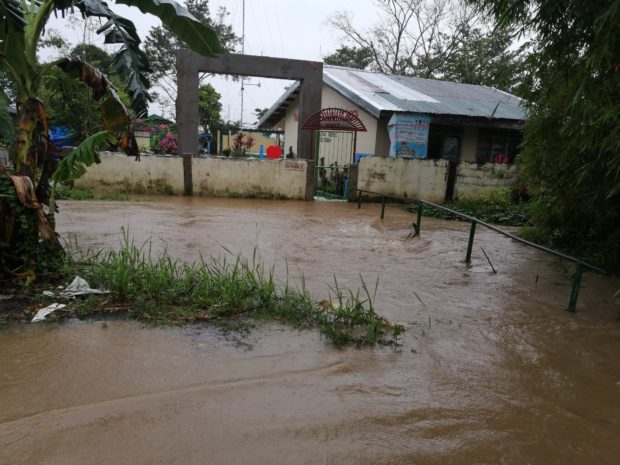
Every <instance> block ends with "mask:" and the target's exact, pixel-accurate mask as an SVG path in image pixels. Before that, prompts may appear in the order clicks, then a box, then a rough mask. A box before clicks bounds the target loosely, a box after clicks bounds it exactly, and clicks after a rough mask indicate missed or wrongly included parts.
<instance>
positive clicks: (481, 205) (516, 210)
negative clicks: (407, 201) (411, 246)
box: [410, 189, 530, 226]
mask: <svg viewBox="0 0 620 465" xmlns="http://www.w3.org/2000/svg"><path fill="white" fill-rule="evenodd" d="M444 206H445V207H447V208H451V209H452V210H455V211H457V212H459V213H464V214H466V215H470V216H474V217H476V218H478V219H480V220H482V221H484V222H486V223H492V224H499V225H505V226H523V225H525V224H526V223H527V222H528V220H529V217H530V213H529V204H528V203H525V202H515V201H514V200H513V199H512V195H511V190H510V189H492V190H489V191H486V192H484V193H482V195H481V196H480V197H479V198H475V199H468V198H465V199H459V200H458V201H456V202H452V203H446V204H444ZM417 208H418V207H417V205H414V206H412V207H410V210H411V211H413V212H416V211H417ZM422 214H423V215H424V216H431V217H435V218H443V219H447V220H460V219H461V218H460V217H458V216H456V215H453V214H451V213H449V212H445V211H443V210H439V209H435V208H431V207H427V206H424V208H423V211H422Z"/></svg>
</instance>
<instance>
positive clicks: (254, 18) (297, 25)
mask: <svg viewBox="0 0 620 465" xmlns="http://www.w3.org/2000/svg"><path fill="white" fill-rule="evenodd" d="M209 4H210V8H211V10H212V13H213V14H215V12H216V11H217V9H218V7H220V6H224V7H226V9H227V10H228V11H229V12H230V15H229V16H228V18H227V22H228V23H229V24H232V26H233V28H234V30H235V32H236V33H237V34H238V35H239V36H241V30H242V5H243V0H210V2H209ZM113 9H114V11H116V12H117V13H119V14H123V15H127V16H128V17H129V18H131V19H132V20H133V21H134V23H135V24H136V27H137V29H138V32H139V33H140V36H141V37H142V38H143V39H144V38H145V37H146V35H147V34H148V31H149V29H150V28H151V27H152V26H154V25H156V24H158V23H159V20H158V19H156V18H155V17H153V16H149V15H146V16H145V15H142V14H141V13H140V12H139V11H138V10H137V9H135V8H129V7H125V6H122V5H113ZM340 10H349V11H353V12H354V13H355V19H356V23H358V24H360V25H362V26H369V25H371V24H372V23H373V22H374V21H375V20H376V12H377V10H376V7H375V5H374V2H373V1H372V0H246V22H245V25H246V32H245V36H246V42H245V43H246V46H245V51H246V53H247V54H252V55H266V56H276V57H284V58H298V59H308V60H321V59H322V57H323V56H325V55H327V54H329V53H331V52H333V51H334V50H335V49H336V48H338V46H339V45H340V37H339V35H338V33H337V32H336V31H335V30H334V29H333V28H331V27H330V26H329V25H328V24H327V19H328V18H329V16H331V15H332V14H333V13H334V12H336V11H340ZM65 25H66V21H64V20H60V19H59V20H53V21H52V24H51V25H50V26H51V27H52V28H55V29H58V30H61V31H62V33H63V35H65V37H67V38H68V39H69V40H71V41H72V42H77V41H78V37H79V34H77V33H76V32H75V31H71V30H68V29H67V28H66V27H65ZM43 56H44V57H45V53H44V54H43ZM171 66H174V64H171ZM209 82H211V84H212V85H213V86H214V87H215V88H216V89H217V91H218V92H220V94H222V104H223V115H222V116H223V118H225V119H227V118H228V117H229V115H230V119H231V120H238V119H239V117H240V93H241V92H240V84H239V83H238V82H233V81H230V80H226V79H223V78H216V79H212V80H210V81H209ZM258 82H259V80H258V79H251V80H249V83H250V84H256V83H258ZM260 82H261V87H260V88H259V87H257V86H255V85H246V93H245V105H244V122H246V123H248V122H249V123H254V122H255V121H256V118H255V116H254V109H255V108H263V107H268V106H270V105H271V104H272V103H273V102H274V101H275V100H276V99H277V98H278V97H279V96H280V94H281V93H282V92H283V91H284V87H285V86H286V85H288V82H286V81H278V80H264V79H263V80H260ZM150 111H151V112H162V109H160V108H158V106H157V105H152V106H151V109H150ZM167 114H168V116H170V113H169V112H168V113H167Z"/></svg>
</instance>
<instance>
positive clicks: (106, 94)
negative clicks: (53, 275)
mask: <svg viewBox="0 0 620 465" xmlns="http://www.w3.org/2000/svg"><path fill="white" fill-rule="evenodd" d="M116 3H119V4H124V5H129V6H135V7H137V8H138V9H140V11H142V12H143V13H149V14H153V15H156V16H157V17H159V18H160V19H161V20H162V22H163V24H165V25H166V26H167V27H168V28H169V29H170V30H171V31H172V32H174V33H175V34H177V35H179V37H180V38H181V39H182V40H184V41H185V42H186V43H187V44H188V45H189V46H190V47H191V48H192V49H193V50H195V51H197V52H198V53H202V54H203V55H213V54H216V53H219V52H221V51H222V49H221V47H220V45H219V42H218V39H217V34H216V33H215V31H214V30H213V29H212V28H210V27H208V26H206V25H204V24H202V23H201V22H200V21H197V20H196V18H194V17H193V16H192V15H191V14H190V13H188V12H187V10H186V9H185V8H183V7H182V6H180V5H178V4H177V3H176V2H174V1H173V0H116ZM73 10H77V11H79V12H80V13H81V15H82V16H84V17H95V18H98V19H100V20H102V21H101V22H102V25H101V27H100V28H99V30H98V32H99V33H101V34H103V35H104V38H105V43H107V44H117V45H119V48H118V50H117V52H116V53H115V55H114V58H113V61H112V65H111V66H112V67H113V69H114V70H115V71H116V72H117V73H118V74H119V76H120V77H121V78H122V79H123V81H124V82H125V84H126V89H127V94H128V95H129V97H130V100H131V104H132V107H133V109H134V111H135V112H136V114H137V115H144V114H146V112H147V109H148V102H149V99H150V96H149V93H148V89H149V81H148V79H147V78H146V76H145V73H146V72H147V71H148V69H149V67H148V60H147V58H146V56H145V54H144V52H142V50H141V49H140V42H141V41H140V37H139V36H138V34H137V31H136V28H135V26H134V24H133V23H132V22H131V21H129V20H128V19H127V18H124V17H122V16H119V15H118V14H116V13H115V12H114V11H113V10H111V9H110V8H109V6H108V5H107V3H105V2H104V1H102V0H0V70H1V71H3V72H5V73H6V74H7V75H8V76H9V77H10V79H11V80H12V81H13V83H14V85H15V87H16V100H17V105H16V108H17V120H18V124H17V131H16V132H17V137H16V143H14V144H13V146H12V147H11V150H10V157H11V161H12V162H13V164H14V166H15V171H16V173H17V174H18V176H12V177H10V178H8V177H7V176H4V174H3V175H2V179H0V181H1V182H0V184H2V186H3V197H2V198H0V242H2V243H3V245H4V246H7V245H8V247H3V249H2V250H1V251H0V265H3V266H4V268H9V267H13V269H24V268H28V267H32V266H33V264H32V263H31V262H30V261H28V260H25V259H24V262H23V263H15V260H17V262H19V260H20V259H19V258H15V257H16V254H12V255H10V256H8V255H5V254H4V251H5V250H10V251H19V250H21V251H24V253H26V254H27V255H28V256H29V257H30V259H29V260H34V262H35V264H36V260H37V258H36V257H37V254H36V253H35V252H34V249H33V244H34V245H36V244H38V243H39V241H38V239H37V237H34V238H33V236H32V235H31V234H28V235H27V236H28V237H29V238H30V239H29V240H30V242H29V243H28V244H29V246H27V247H24V237H26V233H25V232H24V231H23V230H22V229H23V223H24V221H22V218H30V220H29V221H31V222H32V223H33V224H36V227H37V228H38V231H39V234H40V237H41V238H43V239H44V240H45V241H47V242H55V241H56V234H55V231H54V221H53V215H54V211H55V205H54V202H53V188H52V189H50V187H51V181H52V180H53V182H54V184H55V183H56V182H57V181H59V180H65V179H75V178H77V177H79V176H80V175H81V174H83V173H84V171H85V166H87V165H90V164H92V163H95V162H98V160H99V159H98V155H97V148H98V147H100V146H101V145H102V144H104V143H114V144H117V145H118V146H119V147H121V148H122V149H123V150H125V151H127V152H128V153H130V154H136V155H137V145H136V142H135V138H134V136H133V134H132V132H131V121H130V118H129V114H128V113H127V111H126V108H125V106H124V105H123V104H122V102H121V101H120V100H119V98H118V95H117V93H116V91H115V90H114V86H113V85H112V83H111V82H110V80H109V79H108V78H106V77H105V76H104V75H103V74H102V73H101V72H100V71H98V70H97V69H96V68H95V67H93V66H92V65H89V64H87V63H85V62H84V61H82V60H80V59H78V58H63V59H61V60H58V61H55V62H52V63H46V64H40V63H39V62H38V61H37V49H38V48H39V46H40V44H41V39H42V34H43V31H44V30H45V27H46V25H47V23H48V21H49V19H50V17H51V15H52V14H56V13H58V12H60V13H61V15H62V16H64V15H65V14H67V12H68V11H73ZM56 68H59V69H60V70H62V71H64V72H65V73H67V74H68V75H69V76H72V77H74V78H77V79H79V80H81V81H82V82H84V83H85V84H87V85H88V86H89V87H90V88H91V89H92V92H93V94H92V95H93V98H94V100H96V101H97V103H98V105H99V110H100V114H101V116H102V119H103V126H104V128H105V131H102V132H99V133H96V134H94V135H91V136H90V137H88V138H87V139H86V140H85V141H84V142H83V143H82V144H81V145H80V146H78V147H77V148H76V149H75V150H74V151H73V152H72V154H71V155H69V156H68V157H66V158H65V159H63V160H62V161H61V162H60V163H57V160H56V157H55V156H54V153H53V150H52V148H51V146H50V144H49V143H48V124H49V121H48V113H47V109H46V107H45V104H44V103H43V101H42V100H41V98H40V97H41V84H42V81H43V79H44V78H45V77H46V76H48V75H49V74H50V73H51V72H52V70H54V69H56ZM9 184H13V186H14V190H13V193H14V196H13V197H12V198H8V197H7V194H6V192H7V189H8V188H7V186H8V185H9ZM18 193H19V197H18ZM35 193H36V194H35ZM17 198H19V202H21V203H22V204H23V205H24V206H25V207H24V209H25V210H27V211H31V212H32V215H31V216H30V217H28V216H27V215H26V216H24V215H23V214H22V213H23V212H21V211H20V210H16V207H15V205H16V204H17V203H16V202H17V201H14V200H15V199H17ZM48 202H49V214H48V215H47V216H46V215H45V213H44V211H43V209H42V208H41V203H48ZM48 220H49V221H48ZM6 260H9V261H10V262H11V263H10V266H7V261H6ZM0 271H4V270H3V269H2V267H0ZM29 275H30V274H29ZM28 279H30V278H28Z"/></svg>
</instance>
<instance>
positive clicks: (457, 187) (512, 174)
mask: <svg viewBox="0 0 620 465" xmlns="http://www.w3.org/2000/svg"><path fill="white" fill-rule="evenodd" d="M517 178H518V172H517V165H514V164H513V165H503V164H498V163H485V164H484V165H477V164H476V163H466V162H461V163H459V166H458V167H457V170H456V182H455V184H454V198H455V199H459V198H465V197H467V198H476V197H478V196H479V195H480V193H481V192H483V191H485V190H489V189H494V188H501V187H511V186H512V185H513V184H514V183H515V182H516V181H517Z"/></svg>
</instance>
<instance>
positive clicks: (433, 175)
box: [357, 157, 448, 202]
mask: <svg viewBox="0 0 620 465" xmlns="http://www.w3.org/2000/svg"><path fill="white" fill-rule="evenodd" d="M447 178H448V162H447V161H445V160H422V159H413V160H408V159H404V158H391V157H387V158H385V157H367V158H362V159H361V160H360V166H359V171H358V179H357V188H358V189H362V190H368V191H371V192H376V193H379V194H385V195H392V196H395V197H406V198H417V199H424V200H428V201H430V202H443V201H444V198H445V195H446V182H447Z"/></svg>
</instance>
